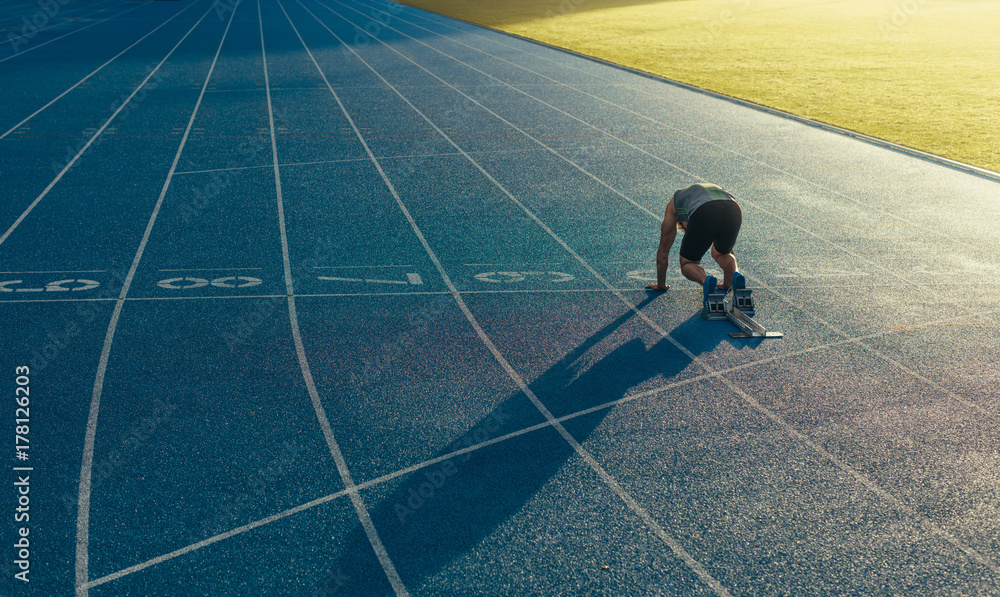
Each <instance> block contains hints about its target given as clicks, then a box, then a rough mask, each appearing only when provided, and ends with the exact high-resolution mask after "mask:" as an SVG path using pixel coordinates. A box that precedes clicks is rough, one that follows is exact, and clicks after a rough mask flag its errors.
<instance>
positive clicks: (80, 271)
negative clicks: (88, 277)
mask: <svg viewBox="0 0 1000 597" xmlns="http://www.w3.org/2000/svg"><path fill="white" fill-rule="evenodd" d="M107 271H108V270H106V269H77V270H40V271H30V272H0V274H104V273H107Z"/></svg>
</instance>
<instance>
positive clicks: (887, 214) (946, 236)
mask: <svg viewBox="0 0 1000 597" xmlns="http://www.w3.org/2000/svg"><path fill="white" fill-rule="evenodd" d="M362 4H363V3H362ZM365 6H369V5H365ZM352 10H354V9H352ZM373 10H377V11H378V12H382V13H384V14H388V13H387V12H386V11H384V10H381V9H379V8H377V7H373ZM399 20H400V21H403V22H404V23H407V24H409V25H412V26H413V27H417V28H419V29H423V30H424V31H427V32H428V33H431V34H433V35H436V36H438V37H441V38H443V39H446V40H449V41H451V42H453V43H456V44H459V45H462V46H465V47H467V48H469V49H471V50H474V51H476V52H479V53H481V54H485V55H486V56H489V57H491V58H493V59H495V60H499V61H501V62H505V63H507V64H509V65H511V66H514V67H516V68H519V69H521V70H523V71H525V72H529V73H531V74H533V75H535V76H538V77H542V78H544V79H548V80H549V81H551V82H552V83H553V84H554V85H558V86H561V87H566V88H569V89H572V90H574V91H576V92H578V93H581V94H583V95H586V96H588V97H590V98H592V99H596V100H598V101H599V102H603V103H605V104H607V105H609V106H612V107H614V108H617V109H619V110H621V111H624V112H628V113H630V114H632V115H634V116H638V117H639V118H642V119H644V120H647V121H649V122H652V123H653V124H656V125H659V126H662V127H665V128H668V129H670V130H672V131H674V132H676V133H680V134H682V135H685V136H687V137H689V138H691V139H695V140H698V141H701V142H703V143H705V144H707V145H711V146H713V147H715V148H717V149H721V150H723V151H725V152H728V153H732V154H734V155H737V156H739V157H741V158H743V159H745V160H747V161H750V162H753V163H756V164H757V165H759V166H763V167H765V168H769V169H771V170H773V171H775V172H779V173H781V174H784V175H787V176H790V177H792V178H795V179H796V180H799V181H800V182H803V183H806V184H808V185H811V186H813V187H815V188H818V189H820V190H823V191H826V192H829V193H832V194H834V195H837V196H839V197H841V198H843V199H846V200H848V201H850V202H852V203H854V204H856V205H858V206H859V207H862V208H866V209H873V205H872V203H871V202H870V201H862V200H860V199H856V198H854V197H851V196H850V195H847V194H845V193H842V192H840V191H837V190H836V189H832V188H829V187H827V186H825V185H823V184H820V183H818V182H814V181H812V180H809V179H807V178H804V177H802V176H799V175H797V174H794V173H792V172H789V171H787V170H784V169H782V168H779V167H777V166H774V165H773V164H769V163H767V162H764V161H761V160H759V159H757V158H754V157H751V156H748V155H746V154H743V153H740V152H738V151H735V150H734V149H732V147H730V146H726V145H721V144H719V143H715V142H713V141H710V140H709V139H706V138H704V137H700V136H698V135H695V134H693V133H689V132H687V131H685V130H683V129H680V128H678V127H676V126H675V125H672V124H668V123H665V122H663V121H661V120H657V119H655V118H653V117H651V116H647V115H646V114H642V113H640V112H636V111H635V110H632V109H631V108H627V107H625V106H622V105H619V104H617V103H615V102H612V101H610V100H607V99H604V98H602V97H600V96H597V95H594V94H592V93H589V92H587V91H584V90H583V89H580V88H579V87H577V86H575V85H573V84H571V83H565V82H563V81H560V80H558V79H554V78H552V77H549V76H548V75H544V74H542V73H539V72H537V71H534V70H532V69H530V68H528V67H526V66H523V65H520V64H517V63H515V62H511V61H510V60H507V59H505V58H502V57H500V56H496V55H494V54H490V53H489V52H486V51H485V50H482V49H480V48H477V47H475V46H471V45H469V44H466V43H464V42H462V41H459V40H457V39H454V38H451V37H449V36H446V35H444V34H442V33H438V32H436V31H432V30H430V29H427V28H426V27H422V26H420V25H417V24H416V23H413V22H411V21H407V20H406V19H399ZM389 28H390V29H391V27H389ZM393 30H394V31H398V30H395V29H393ZM400 33H402V32H400ZM403 35H406V34H405V33H403ZM407 37H410V36H407ZM411 39H414V38H412V37H411ZM415 41H418V42H419V43H421V44H423V45H425V46H427V47H428V48H431V49H433V50H435V51H436V52H439V53H441V54H442V55H445V56H448V57H449V58H452V59H453V60H456V61H458V62H461V63H462V64H465V65H466V66H468V67H469V68H473V69H475V67H473V66H471V65H469V64H466V63H464V62H462V61H461V60H459V59H457V58H455V57H453V56H451V55H449V54H447V53H445V52H443V51H441V50H438V49H436V48H434V47H432V46H430V45H428V44H426V43H424V42H422V41H420V40H415ZM496 43H499V42H496ZM501 45H506V44H501ZM524 53H528V52H524ZM531 55H532V56H536V57H538V58H541V56H538V55H536V54H531ZM597 60H600V59H597ZM552 62H554V63H556V64H558V65H560V66H564V67H567V68H573V67H571V66H569V65H566V64H562V63H558V62H555V61H552ZM626 68H627V67H626ZM475 70H477V71H478V70H479V69H475ZM573 70H580V69H575V68H573ZM479 72H481V73H482V74H484V75H486V76H488V77H490V78H492V79H494V80H497V81H500V79H498V78H496V77H493V76H492V75H489V74H487V73H485V72H483V71H479ZM580 72H583V73H584V74H587V75H588V76H591V77H595V78H599V79H600V80H602V81H603V80H604V79H602V78H600V77H599V75H596V74H594V73H589V72H586V71H583V70H580ZM637 76H638V75H637ZM662 82H664V83H668V84H673V86H674V87H676V88H679V89H688V90H690V89H697V90H698V91H699V92H704V91H705V90H702V89H699V88H696V87H693V86H690V85H686V84H684V83H678V82H676V81H670V80H668V79H663V80H662ZM504 84H505V85H508V86H510V87H511V88H512V89H515V90H517V91H520V92H521V93H524V94H525V95H528V96H529V97H532V98H533V99H536V100H537V101H539V102H541V103H543V104H545V102H543V101H542V100H541V99H538V98H535V97H534V96H532V95H530V94H528V93H526V92H524V91H522V90H520V89H518V88H517V87H515V86H513V85H510V84H508V83H504ZM635 89H636V90H638V91H639V92H640V93H642V94H643V95H645V96H647V97H652V98H656V99H661V100H662V99H663V98H662V97H661V96H659V95H656V94H654V93H652V92H650V91H647V90H646V89H645V88H644V87H641V86H636V87H635ZM708 93H709V94H711V95H713V96H718V97H720V98H723V99H726V100H730V101H731V100H733V98H730V97H728V96H725V95H722V94H717V93H715V92H708ZM737 101H738V102H739V100H737ZM668 103H675V102H669V101H668ZM739 103H740V105H746V104H745V102H739ZM545 105H548V104H545ZM550 107H552V106H550ZM553 108H554V107H553ZM554 109H558V108H554ZM560 111H561V110H560ZM699 111H700V112H701V113H702V114H708V112H707V111H706V110H699ZM574 118H575V117H574ZM795 118H798V117H795ZM803 120H804V121H805V122H806V123H807V124H808V123H812V124H820V123H815V122H813V121H810V120H808V119H803ZM581 122H582V121H581ZM594 128H596V127H594ZM599 130H600V129H599ZM602 132H606V131H603V130H602ZM838 134H840V136H844V135H843V134H841V133H838ZM876 141H881V140H879V139H876ZM902 149H904V150H908V149H909V148H902ZM644 153H645V152H644ZM910 157H913V156H912V155H911V156H910ZM918 157H919V156H918ZM931 157H938V156H931ZM939 164H940V163H939ZM959 165H960V166H967V164H959ZM991 178H993V177H991ZM874 211H875V212H876V213H878V214H879V215H880V216H882V217H889V218H893V219H896V220H898V221H900V222H903V224H901V225H905V226H913V227H917V228H920V229H921V230H924V231H925V232H931V233H933V234H936V235H938V236H939V237H941V238H944V239H947V240H952V241H954V240H955V239H954V237H953V236H952V235H949V234H948V233H947V232H944V231H942V230H941V229H940V228H939V227H928V226H923V225H920V224H918V223H916V222H913V221H911V220H909V219H907V218H905V217H903V216H900V215H899V214H897V213H895V212H892V211H885V210H880V209H877V208H876V209H874ZM960 242H961V241H960ZM977 248H978V247H977Z"/></svg>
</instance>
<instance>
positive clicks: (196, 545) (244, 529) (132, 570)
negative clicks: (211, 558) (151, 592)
mask: <svg viewBox="0 0 1000 597" xmlns="http://www.w3.org/2000/svg"><path fill="white" fill-rule="evenodd" d="M345 495H347V490H346V489H345V490H341V491H338V492H337V493H331V494H330V495H325V496H323V497H320V498H316V499H315V500H312V501H311V502H306V503H304V504H301V505H299V506H296V507H294V508H290V509H288V510H285V511H283V512H279V513H277V514H274V515H272V516H268V517H267V518H262V519H260V520H257V521H254V522H251V523H249V524H245V525H243V526H241V527H236V528H235V529H232V530H230V531H227V532H225V533H220V534H218V535H215V536H213V537H209V538H208V539H205V540H203V541H199V542H197V543H193V544H191V545H188V546H187V547H182V548H181V549H177V550H174V551H172V552H170V553H165V554H163V555H162V556H159V557H155V558H153V559H151V560H146V561H145V562H142V563H140V564H136V565H134V566H129V567H128V568H123V569H121V570H119V571H118V572H114V573H112V574H108V575H106V576H102V577H100V578H97V579H94V580H92V581H90V582H88V583H87V584H86V585H85V588H87V589H91V588H93V587H96V586H98V585H103V584H104V583H107V582H111V581H113V580H118V579H119V578H122V577H123V576H128V575H129V574H134V573H136V572H139V571H140V570H145V569H146V568H149V567H150V566H156V565H157V564H162V563H163V562H166V561H168V560H172V559H174V558H177V557H180V556H183V555H185V554H189V553H191V552H192V551H196V550H199V549H201V548H203V547H208V546H209V545H212V544H213V543H218V542H219V541H223V540H225V539H229V538H230V537H235V536H237V535H242V534H243V533H246V532H248V531H252V530H254V529H256V528H259V527H262V526H264V525H266V524H270V523H272V522H275V521H278V520H281V519H282V518H288V517H289V516H292V515H293V514H298V513H299V512H304V511H306V510H310V509H312V508H315V507H317V506H321V505H323V504H326V503H329V502H332V501H333V500H335V499H337V498H340V497H343V496H345Z"/></svg>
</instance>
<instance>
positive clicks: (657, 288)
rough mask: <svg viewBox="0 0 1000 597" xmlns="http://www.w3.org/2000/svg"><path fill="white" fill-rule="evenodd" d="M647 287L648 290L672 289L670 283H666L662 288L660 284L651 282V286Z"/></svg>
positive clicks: (661, 290)
mask: <svg viewBox="0 0 1000 597" xmlns="http://www.w3.org/2000/svg"><path fill="white" fill-rule="evenodd" d="M646 289H647V290H659V291H660V292H663V291H664V290H670V284H664V285H663V288H660V286H659V285H658V284H650V285H649V286H647V287H646Z"/></svg>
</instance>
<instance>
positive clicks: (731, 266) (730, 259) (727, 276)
mask: <svg viewBox="0 0 1000 597" xmlns="http://www.w3.org/2000/svg"><path fill="white" fill-rule="evenodd" d="M712 259H714V260H715V262H716V263H718V264H719V267H721V268H722V284H720V285H719V290H726V289H728V288H730V287H732V285H733V274H735V273H736V255H734V254H733V252H732V251H730V252H728V253H720V252H718V251H717V250H716V249H715V245H712ZM682 267H683V266H682ZM703 271H704V270H703ZM702 275H704V274H702Z"/></svg>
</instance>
